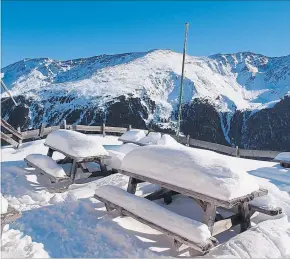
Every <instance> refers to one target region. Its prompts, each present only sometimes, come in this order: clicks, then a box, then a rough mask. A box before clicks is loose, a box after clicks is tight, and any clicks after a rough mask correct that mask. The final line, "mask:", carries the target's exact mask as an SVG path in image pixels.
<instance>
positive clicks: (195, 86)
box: [2, 50, 290, 149]
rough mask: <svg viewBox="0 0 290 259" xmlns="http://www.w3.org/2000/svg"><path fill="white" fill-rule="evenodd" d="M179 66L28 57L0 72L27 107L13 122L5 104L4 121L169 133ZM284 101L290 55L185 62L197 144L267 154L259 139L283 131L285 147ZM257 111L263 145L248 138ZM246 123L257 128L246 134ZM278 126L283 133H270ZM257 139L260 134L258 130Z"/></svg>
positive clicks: (163, 61) (186, 126) (178, 57)
mask: <svg viewBox="0 0 290 259" xmlns="http://www.w3.org/2000/svg"><path fill="white" fill-rule="evenodd" d="M181 61H182V54H180V53H176V52H172V51H170V50H153V51H149V52H144V53H126V54H120V55H101V56H96V57H91V58H83V59H75V60H69V61H56V60H52V59H49V58H40V59H25V60H22V61H19V62H17V63H14V64H12V65H9V66H7V67H5V68H3V69H2V78H3V80H4V82H5V83H6V85H7V86H8V87H9V88H10V89H11V90H12V93H13V95H15V96H19V100H20V99H21V100H22V102H24V103H26V104H27V105H28V106H29V109H27V108H26V109H25V111H24V110H23V109H22V110H21V112H22V115H24V116H22V117H25V115H26V117H27V120H25V121H22V122H21V123H20V122H19V121H20V119H21V118H19V117H20V116H19V110H18V112H17V116H16V115H15V110H14V109H15V107H12V105H11V102H9V101H7V102H6V105H3V107H4V109H3V108H2V116H4V117H5V118H6V119H10V122H11V123H14V124H15V123H20V124H21V126H23V127H33V128H36V127H39V126H40V124H41V123H46V124H59V123H60V121H61V120H63V119H64V118H66V119H67V121H68V123H78V124H80V123H82V124H99V123H102V122H103V121H105V122H106V123H107V124H111V125H121V124H132V125H133V126H135V127H150V128H158V129H164V130H165V129H167V130H174V121H175V115H176V108H177V103H178V94H179V87H180V78H181ZM289 95H290V55H288V56H285V57H278V58H270V57H265V56H263V55H259V54H254V53H250V52H241V53H236V54H225V55H224V54H217V55H213V56H209V57H192V56H187V57H186V65H185V84H184V95H183V102H184V107H183V123H182V129H183V132H184V133H189V134H191V135H192V136H193V137H196V138H199V139H204V140H209V141H215V142H219V143H224V144H238V145H240V146H246V147H257V148H259V147H266V148H269V149H271V148H272V147H273V143H272V144H271V146H269V145H270V143H269V145H268V144H266V143H265V141H264V140H267V139H268V137H267V134H268V133H269V132H270V134H272V135H271V136H270V138H274V137H273V134H276V131H277V132H283V133H282V136H284V135H285V138H286V140H287V139H288V138H289V142H290V132H288V130H289V128H290V125H289V122H287V120H288V121H289V120H290V115H289V114H288V111H287V109H286V108H287V107H289V102H290V101H289V99H290V97H289ZM2 97H5V94H4V95H3V94H2ZM279 105H280V106H282V107H281V108H279V107H280V106H279ZM287 105H288V106H287ZM277 107H278V108H279V109H280V110H279V111H276V110H277ZM284 109H286V110H285V111H284ZM13 111H14V112H13ZM262 111H263V113H265V112H266V115H263V116H264V117H263V118H264V119H262V124H263V123H264V120H267V125H266V126H265V125H264V124H263V129H262V130H263V132H264V133H265V132H266V133H265V134H266V135H263V139H264V140H263V142H262V144H261V143H260V142H261V141H260V139H259V137H258V136H253V133H252V128H253V127H254V128H256V127H257V126H258V125H255V124H256V123H255V120H254V121H253V122H251V120H253V119H254V118H256V117H257V116H258V117H259V114H261V112H262ZM269 112H270V113H273V112H274V113H275V115H274V116H273V115H271V114H270V115H269V114H268V113H269ZM13 113H14V115H13ZM276 113H277V114H278V115H279V116H280V117H281V118H280V120H279V121H276V120H277V119H279V118H278V117H279V116H278V117H277V115H276ZM284 113H285V114H284ZM288 115H289V117H287V116H288ZM15 116H16V117H18V118H19V119H15V118H14V117H15ZM265 116H266V117H265ZM259 118H260V117H259ZM272 120H273V121H272ZM283 121H284V122H283ZM249 123H250V124H251V123H252V124H254V125H253V126H251V127H250V128H249ZM277 123H278V124H279V123H280V124H281V127H280V126H279V125H278V129H277V130H276V131H275V127H276V126H277V125H276V124H277ZM260 124H261V123H260ZM262 124H261V125H262ZM286 124H287V125H286ZM237 125H238V126H237ZM288 126H289V128H288ZM289 131H290V130H289ZM263 132H262V133H263ZM257 133H258V135H259V134H260V135H261V133H260V129H259V128H258V130H257ZM264 133H263V134H264ZM277 134H278V135H279V134H280V133H277ZM283 134H284V135H283ZM280 135H281V134H280ZM249 138H254V140H255V141H254V142H256V143H254V142H253V141H251V142H249ZM266 142H267V141H266ZM261 145H262V146H261ZM274 147H276V148H283V147H282V146H281V145H278V146H277V145H276V146H275V145H274ZM272 149H273V148H272Z"/></svg>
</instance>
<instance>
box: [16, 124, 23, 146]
mask: <svg viewBox="0 0 290 259" xmlns="http://www.w3.org/2000/svg"><path fill="white" fill-rule="evenodd" d="M17 132H18V133H19V134H21V128H20V127H17ZM21 136H22V135H21ZM18 143H19V145H21V144H22V139H19V140H18Z"/></svg>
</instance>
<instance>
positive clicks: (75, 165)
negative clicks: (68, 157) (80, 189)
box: [69, 160, 78, 182]
mask: <svg viewBox="0 0 290 259" xmlns="http://www.w3.org/2000/svg"><path fill="white" fill-rule="evenodd" d="M77 169H78V163H77V162H76V160H73V163H72V166H71V170H70V175H69V176H70V178H72V181H73V182H74V181H75V178H76V172H77Z"/></svg>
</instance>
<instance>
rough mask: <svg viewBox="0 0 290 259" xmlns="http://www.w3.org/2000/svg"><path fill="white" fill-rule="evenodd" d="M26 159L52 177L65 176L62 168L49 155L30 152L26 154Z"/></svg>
mask: <svg viewBox="0 0 290 259" xmlns="http://www.w3.org/2000/svg"><path fill="white" fill-rule="evenodd" d="M26 159H27V160H28V161H30V162H31V163H33V164H34V165H35V166H37V167H38V168H41V169H42V170H43V171H45V172H47V173H49V174H50V175H52V176H54V177H60V178H63V177H66V176H67V175H66V173H65V171H64V170H63V168H62V167H61V166H60V165H58V164H57V163H56V162H55V161H54V160H53V159H52V158H51V157H49V156H45V155H41V154H30V155H28V156H26Z"/></svg>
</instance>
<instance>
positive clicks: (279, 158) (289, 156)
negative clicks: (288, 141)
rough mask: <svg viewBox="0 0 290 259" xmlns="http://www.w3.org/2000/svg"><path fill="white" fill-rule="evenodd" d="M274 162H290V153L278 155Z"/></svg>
mask: <svg viewBox="0 0 290 259" xmlns="http://www.w3.org/2000/svg"><path fill="white" fill-rule="evenodd" d="M274 160H276V161H284V162H290V152H283V153H280V154H278V155H277V156H276V157H275V158H274Z"/></svg>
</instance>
